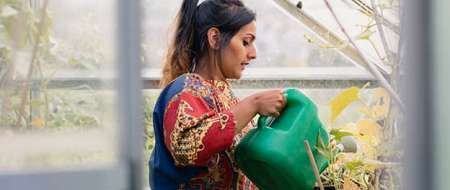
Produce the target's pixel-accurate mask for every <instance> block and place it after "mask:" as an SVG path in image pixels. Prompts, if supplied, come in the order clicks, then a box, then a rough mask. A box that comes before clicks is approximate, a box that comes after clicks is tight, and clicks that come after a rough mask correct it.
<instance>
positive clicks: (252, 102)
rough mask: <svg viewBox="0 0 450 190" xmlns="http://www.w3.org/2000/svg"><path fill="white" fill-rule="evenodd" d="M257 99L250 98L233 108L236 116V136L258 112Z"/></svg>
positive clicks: (232, 110)
mask: <svg viewBox="0 0 450 190" xmlns="http://www.w3.org/2000/svg"><path fill="white" fill-rule="evenodd" d="M256 102H257V98H256V97H255V96H249V97H247V98H245V99H243V100H242V101H240V103H239V104H237V105H235V106H233V107H232V108H231V112H232V113H233V115H234V119H235V122H236V126H235V134H237V133H239V132H240V131H241V130H242V129H243V128H244V127H245V126H247V125H248V123H249V122H250V121H251V120H252V119H253V117H255V115H256V114H257V113H258V112H257V106H256V105H257V103H256Z"/></svg>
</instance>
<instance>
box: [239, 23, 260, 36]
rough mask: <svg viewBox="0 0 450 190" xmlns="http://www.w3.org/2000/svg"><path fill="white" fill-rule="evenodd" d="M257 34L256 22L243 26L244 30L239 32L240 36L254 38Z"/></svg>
mask: <svg viewBox="0 0 450 190" xmlns="http://www.w3.org/2000/svg"><path fill="white" fill-rule="evenodd" d="M255 33H256V21H252V22H250V23H248V24H246V25H244V26H242V28H241V29H240V30H239V32H238V34H239V35H246V34H250V35H253V36H255Z"/></svg>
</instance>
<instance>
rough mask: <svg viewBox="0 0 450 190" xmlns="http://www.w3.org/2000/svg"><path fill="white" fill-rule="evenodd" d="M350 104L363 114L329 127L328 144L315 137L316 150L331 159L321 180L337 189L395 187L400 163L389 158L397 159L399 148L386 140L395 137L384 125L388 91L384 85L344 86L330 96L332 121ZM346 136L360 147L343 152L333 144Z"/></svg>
mask: <svg viewBox="0 0 450 190" xmlns="http://www.w3.org/2000/svg"><path fill="white" fill-rule="evenodd" d="M362 89H365V88H364V87H363V88H362ZM361 93H366V94H369V95H370V96H369V97H370V98H369V99H368V100H365V99H363V98H361V97H362V96H361V95H360V94H361ZM344 96H351V98H343V97H344ZM351 104H356V105H358V106H359V110H361V114H362V117H360V118H359V119H357V121H350V122H348V123H347V124H344V125H343V126H340V127H333V128H331V129H330V134H331V137H332V138H331V142H330V143H329V145H328V146H325V145H324V143H323V142H322V140H321V139H320V138H318V140H317V142H318V143H317V144H318V145H317V147H316V148H317V150H318V152H319V153H320V154H322V155H324V157H326V158H327V159H328V160H329V161H330V166H329V167H328V168H327V169H326V171H325V172H324V173H323V174H322V179H323V181H324V183H325V184H327V185H334V186H335V187H337V188H338V189H398V188H399V186H398V185H399V166H400V165H399V164H398V163H395V162H392V160H394V161H396V160H395V159H392V158H397V159H398V156H399V155H398V152H401V151H399V150H398V147H395V146H393V145H392V144H389V143H393V142H395V141H396V140H398V139H392V138H389V137H390V136H391V135H390V134H389V132H390V130H389V126H386V125H384V124H385V123H386V122H385V121H386V120H387V119H388V117H387V116H388V115H389V114H388V112H389V105H390V99H389V95H388V94H387V92H386V91H385V90H384V89H383V88H375V89H371V90H364V92H362V91H361V90H360V88H358V87H351V88H348V89H345V90H343V91H342V92H341V93H339V94H338V95H337V96H335V97H334V98H333V100H331V103H330V110H331V113H332V114H331V116H330V121H331V123H332V124H333V123H334V122H335V121H336V119H337V118H338V117H339V116H340V114H341V113H342V111H343V110H345V109H346V108H348V106H349V105H351ZM333 109H335V110H334V112H333ZM333 113H334V114H333ZM348 114H355V113H352V112H348ZM347 136H351V137H353V138H355V139H356V142H357V144H358V149H359V150H358V151H357V152H356V153H343V152H341V151H340V150H339V149H338V148H337V146H336V144H339V143H340V142H342V139H343V137H347ZM383 141H385V142H386V143H382V142H383ZM321 142H322V143H321ZM388 157H389V159H386V158H388Z"/></svg>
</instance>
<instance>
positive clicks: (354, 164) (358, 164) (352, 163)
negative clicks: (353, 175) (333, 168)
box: [344, 160, 364, 171]
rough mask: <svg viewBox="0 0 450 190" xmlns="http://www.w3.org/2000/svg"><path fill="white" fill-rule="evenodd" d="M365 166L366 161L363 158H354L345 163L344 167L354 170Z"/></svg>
mask: <svg viewBox="0 0 450 190" xmlns="http://www.w3.org/2000/svg"><path fill="white" fill-rule="evenodd" d="M363 166H364V162H363V161H362V160H352V161H350V162H347V163H345V164H344V167H345V168H347V169H348V170H350V171H354V170H356V169H358V168H361V167H363Z"/></svg>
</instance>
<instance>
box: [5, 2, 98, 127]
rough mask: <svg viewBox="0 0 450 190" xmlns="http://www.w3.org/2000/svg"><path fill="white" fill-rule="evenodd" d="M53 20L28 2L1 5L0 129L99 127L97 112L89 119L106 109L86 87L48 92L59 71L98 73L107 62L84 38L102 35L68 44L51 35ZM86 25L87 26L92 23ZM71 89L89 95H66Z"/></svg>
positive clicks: (44, 10) (46, 12)
mask: <svg viewBox="0 0 450 190" xmlns="http://www.w3.org/2000/svg"><path fill="white" fill-rule="evenodd" d="M42 14H44V16H43V17H41V15H42ZM41 18H44V19H43V20H41ZM52 20H53V19H52V18H51V15H50V13H49V11H48V10H47V9H46V7H40V8H35V7H31V6H30V4H28V3H27V1H20V0H0V87H1V90H0V113H1V114H0V124H1V127H4V128H8V129H12V130H27V129H31V128H34V129H40V128H64V127H69V128H72V127H99V126H101V125H100V122H101V121H100V119H99V118H98V117H97V116H98V115H101V113H95V114H93V113H92V109H93V108H95V109H105V107H104V104H103V101H101V100H102V98H101V97H102V96H103V94H101V93H95V92H94V91H91V90H92V88H91V87H90V86H88V85H85V86H75V87H74V88H67V89H66V90H62V91H59V92H57V93H56V92H55V91H52V90H51V89H49V87H48V85H49V82H50V80H51V79H53V78H54V76H55V75H56V74H58V73H59V72H61V71H62V69H67V68H71V69H80V70H86V71H91V70H98V69H99V65H100V63H101V62H104V61H105V60H104V56H103V54H104V52H103V51H102V50H101V49H103V48H99V42H98V41H97V40H95V39H97V38H95V36H86V34H94V35H100V34H98V32H97V33H94V32H91V31H85V32H84V36H83V39H80V40H78V41H77V42H76V43H73V42H68V41H66V40H64V39H58V38H56V37H55V36H54V35H53V29H52V27H53V23H52V22H53V21H52ZM88 20H89V19H86V24H87V25H89V24H91V23H88V22H87V21H88ZM39 27H42V30H41V31H40V33H39V30H38V29H39ZM82 28H86V29H88V28H92V27H82ZM80 37H81V36H80ZM84 37H89V38H84ZM92 39H93V40H92ZM35 46H36V47H37V49H35V48H34V47H35ZM80 49H82V51H80ZM85 50H86V51H85ZM33 58H34V59H33ZM72 90H75V91H78V92H83V93H84V94H86V93H87V94H89V95H87V96H80V95H77V93H74V94H71V95H68V93H70V91H72ZM78 94H80V93H78ZM102 106H103V107H102Z"/></svg>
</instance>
